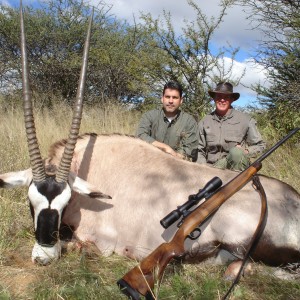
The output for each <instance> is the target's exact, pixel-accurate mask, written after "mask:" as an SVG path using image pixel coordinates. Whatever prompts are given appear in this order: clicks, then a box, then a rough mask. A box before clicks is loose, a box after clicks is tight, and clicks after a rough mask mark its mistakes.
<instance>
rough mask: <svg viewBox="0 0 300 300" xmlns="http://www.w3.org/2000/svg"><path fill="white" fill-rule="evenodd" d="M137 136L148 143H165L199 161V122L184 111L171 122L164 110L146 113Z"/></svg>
mask: <svg viewBox="0 0 300 300" xmlns="http://www.w3.org/2000/svg"><path fill="white" fill-rule="evenodd" d="M136 136H137V137H139V138H141V139H142V140H144V141H146V142H148V143H153V142H154V141H158V142H162V143H165V144H167V145H169V146H170V147H171V148H172V149H173V150H175V151H176V152H179V153H181V154H184V155H186V156H188V157H193V161H195V160H196V159H197V146H198V126H197V122H196V120H195V119H194V118H193V117H192V116H191V115H189V114H188V113H185V112H183V111H179V113H178V114H177V116H176V117H175V119H173V120H172V121H171V122H169V121H168V119H167V118H166V116H165V114H164V111H163V109H162V108H160V109H154V110H150V111H148V112H146V113H144V114H143V116H142V118H141V121H140V124H139V127H138V129H137V132H136ZM193 150H194V151H193Z"/></svg>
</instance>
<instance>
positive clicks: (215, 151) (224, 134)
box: [197, 109, 266, 164]
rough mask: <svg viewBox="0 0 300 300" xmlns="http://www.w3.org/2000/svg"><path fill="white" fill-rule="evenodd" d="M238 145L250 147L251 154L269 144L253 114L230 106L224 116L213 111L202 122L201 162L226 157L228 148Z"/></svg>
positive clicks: (200, 129)
mask: <svg viewBox="0 0 300 300" xmlns="http://www.w3.org/2000/svg"><path fill="white" fill-rule="evenodd" d="M236 145H241V146H242V147H243V148H244V149H247V150H248V151H249V154H248V156H249V157H253V156H255V155H256V154H258V153H260V152H262V151H263V150H264V149H265V147H266V145H265V142H264V141H263V140H262V137H261V135H260V133H259V132H258V130H257V127H256V121H255V120H254V119H253V118H252V117H251V116H250V115H248V114H245V113H243V112H240V111H237V110H235V109H231V110H230V112H229V114H228V115H225V116H224V117H219V116H218V115H216V113H215V112H212V113H211V114H209V115H207V116H206V117H204V118H203V119H202V120H201V121H200V122H199V146H198V160H197V162H198V163H205V162H207V163H211V164H213V163H215V162H216V161H217V160H219V159H221V158H223V157H226V156H227V154H228V152H229V149H230V148H232V147H235V146H236Z"/></svg>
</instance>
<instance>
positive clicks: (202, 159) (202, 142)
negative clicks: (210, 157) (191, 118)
mask: <svg viewBox="0 0 300 300" xmlns="http://www.w3.org/2000/svg"><path fill="white" fill-rule="evenodd" d="M198 132H199V143H198V158H197V163H198V164H205V163H206V138H205V132H204V123H203V120H201V121H200V122H199V125H198Z"/></svg>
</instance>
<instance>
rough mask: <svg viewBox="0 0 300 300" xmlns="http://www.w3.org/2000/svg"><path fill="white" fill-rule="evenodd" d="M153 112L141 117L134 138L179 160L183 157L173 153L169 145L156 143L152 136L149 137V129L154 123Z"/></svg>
mask: <svg viewBox="0 0 300 300" xmlns="http://www.w3.org/2000/svg"><path fill="white" fill-rule="evenodd" d="M155 113H156V112H155V111H149V112H146V113H144V114H143V115H142V118H141V120H140V123H139V126H138V128H137V131H136V137H138V138H140V139H142V140H144V141H146V142H148V143H149V144H152V145H153V146H155V147H156V148H158V149H160V150H162V151H164V152H166V153H168V154H171V155H173V156H176V157H179V158H184V156H183V155H182V154H180V153H177V152H175V151H174V150H173V149H172V148H171V147H170V146H169V145H167V144H165V143H162V142H159V141H156V140H155V139H154V138H153V137H152V136H151V129H152V125H153V122H155V119H156V118H155V116H154V114H155Z"/></svg>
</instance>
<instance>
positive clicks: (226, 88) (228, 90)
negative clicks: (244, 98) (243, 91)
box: [208, 82, 240, 101]
mask: <svg viewBox="0 0 300 300" xmlns="http://www.w3.org/2000/svg"><path fill="white" fill-rule="evenodd" d="M208 93H209V95H210V96H211V97H212V98H215V95H216V94H228V95H232V97H233V99H234V101H235V100H237V99H239V98H240V94H239V93H234V92H233V86H232V84H231V83H229V82H220V83H218V84H217V87H216V89H215V90H214V91H208Z"/></svg>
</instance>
